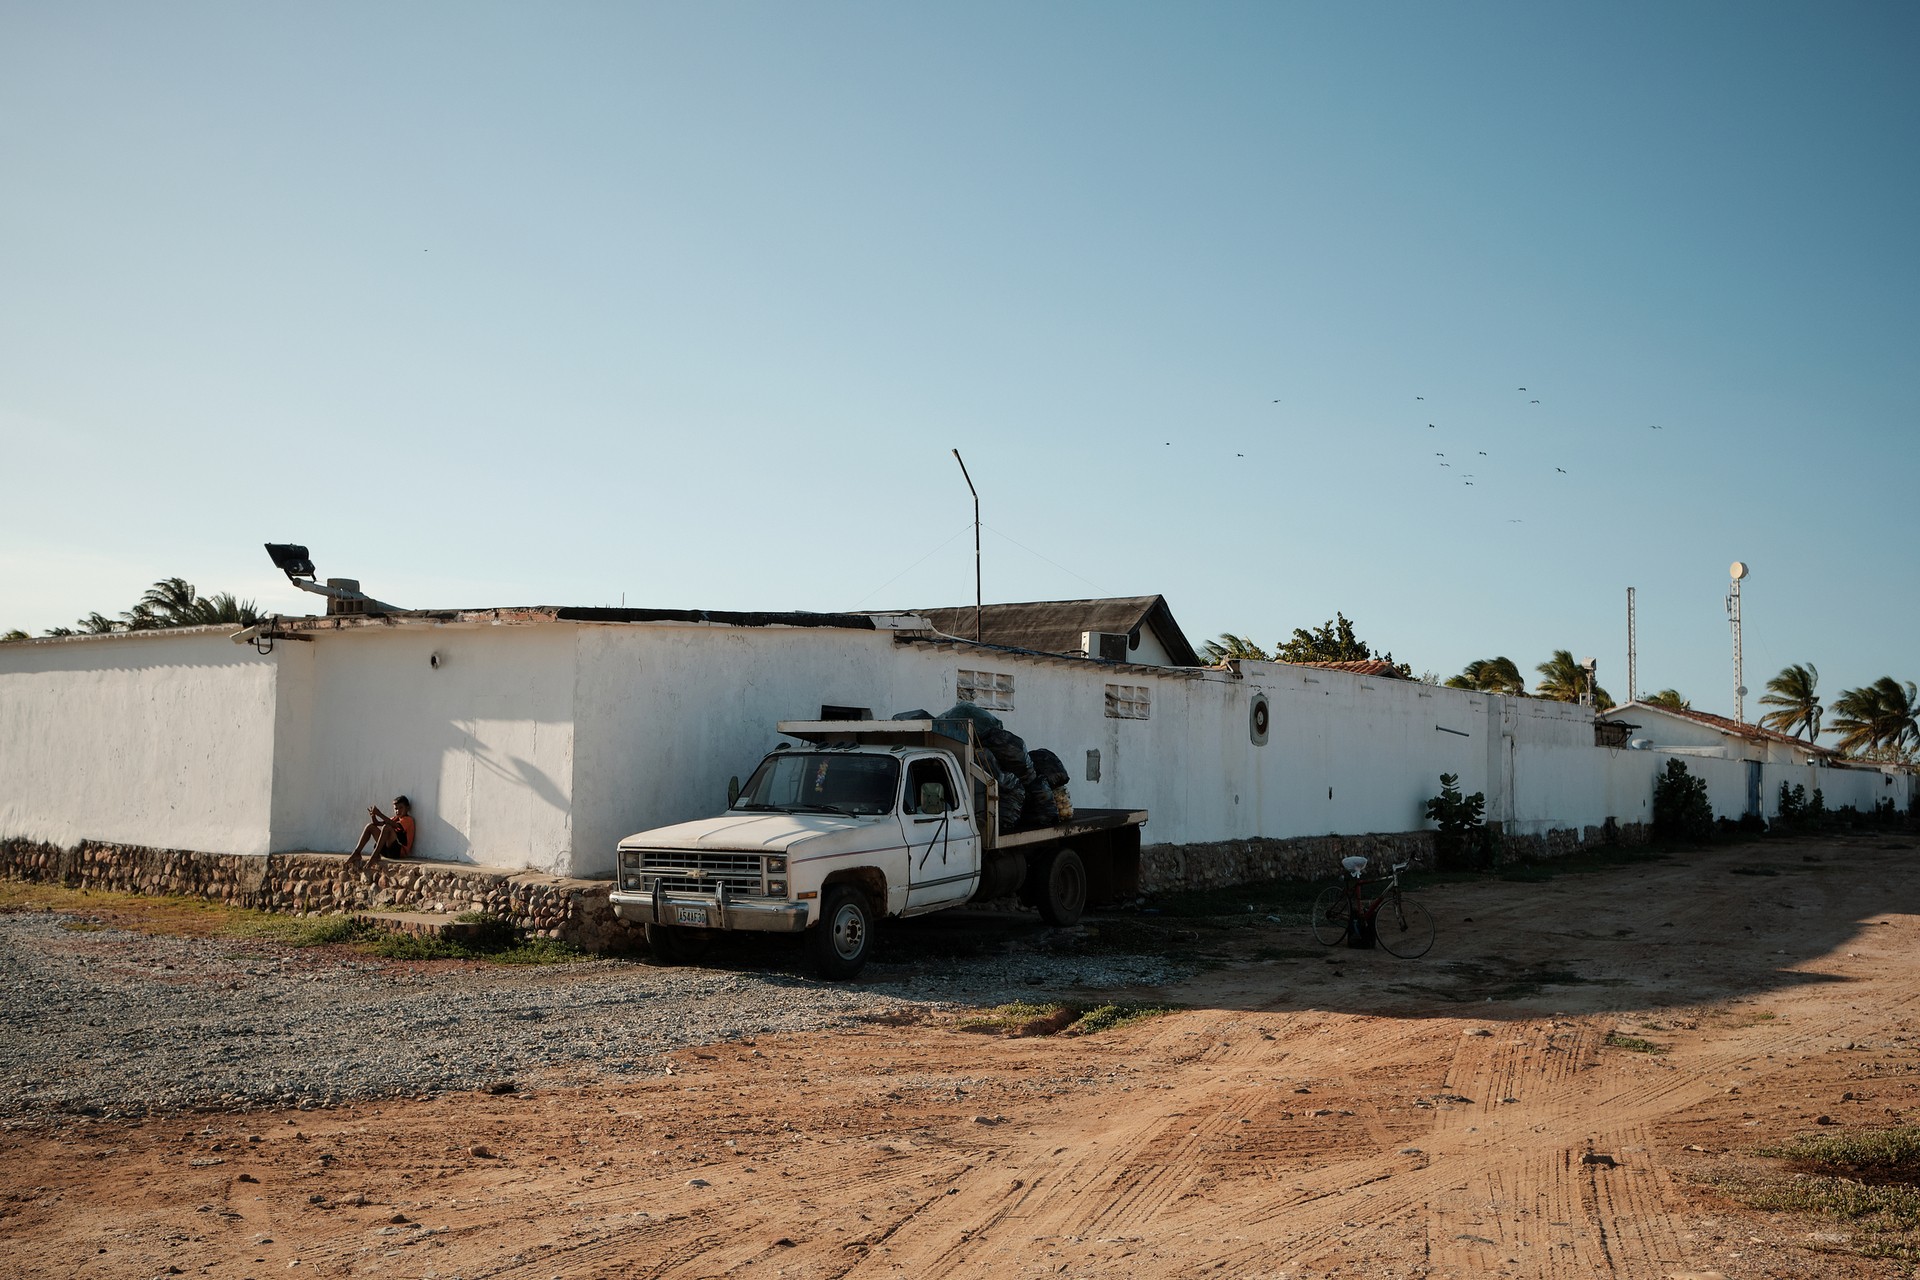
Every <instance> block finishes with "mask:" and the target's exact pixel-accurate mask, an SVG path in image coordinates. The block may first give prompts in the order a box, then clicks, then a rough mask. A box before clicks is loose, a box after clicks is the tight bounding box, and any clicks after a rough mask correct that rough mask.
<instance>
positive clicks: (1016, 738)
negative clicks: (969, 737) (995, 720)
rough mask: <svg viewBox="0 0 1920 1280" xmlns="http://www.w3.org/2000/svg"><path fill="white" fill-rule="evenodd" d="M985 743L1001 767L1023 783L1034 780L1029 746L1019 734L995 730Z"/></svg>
mask: <svg viewBox="0 0 1920 1280" xmlns="http://www.w3.org/2000/svg"><path fill="white" fill-rule="evenodd" d="M983 741H984V742H985V743H986V747H987V750H989V751H991V752H993V758H994V759H995V760H998V761H999V762H1000V767H1001V768H1002V769H1003V770H1005V771H1006V772H1008V773H1011V774H1013V775H1014V776H1015V777H1016V778H1019V779H1020V781H1021V782H1023V783H1024V782H1031V781H1032V780H1033V759H1032V757H1030V756H1028V755H1027V744H1026V742H1025V741H1024V740H1023V739H1022V738H1021V737H1020V735H1019V734H1017V733H1009V732H1008V731H1007V730H1005V729H995V730H994V731H993V732H991V733H989V734H988V735H987V736H986V738H985V739H983Z"/></svg>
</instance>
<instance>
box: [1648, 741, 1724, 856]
mask: <svg viewBox="0 0 1920 1280" xmlns="http://www.w3.org/2000/svg"><path fill="white" fill-rule="evenodd" d="M1653 832H1654V834H1655V835H1656V836H1659V837H1660V838H1662V839H1666V840H1690V841H1692V842H1694V843H1695V844H1704V843H1705V842H1706V841H1707V840H1708V838H1710V837H1711V836H1712V835H1713V804H1712V802H1711V801H1709V800H1708V799H1707V780H1706V779H1705V778H1696V777H1694V776H1693V775H1692V774H1690V773H1688V772H1687V762H1686V761H1684V760H1679V759H1670V760H1668V761H1667V770H1666V772H1665V773H1663V774H1661V775H1660V776H1659V777H1657V778H1655V779H1654V781H1653Z"/></svg>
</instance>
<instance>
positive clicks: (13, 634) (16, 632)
mask: <svg viewBox="0 0 1920 1280" xmlns="http://www.w3.org/2000/svg"><path fill="white" fill-rule="evenodd" d="M32 638H33V637H32V636H30V635H28V634H27V633H26V632H24V631H22V630H21V629H20V628H18V627H15V628H13V630H11V631H9V632H7V634H5V635H3V636H0V643H4V642H5V641H8V640H31V639H32Z"/></svg>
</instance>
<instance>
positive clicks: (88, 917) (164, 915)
mask: <svg viewBox="0 0 1920 1280" xmlns="http://www.w3.org/2000/svg"><path fill="white" fill-rule="evenodd" d="M7 911H51V912H57V913H60V914H62V915H66V916H70V917H72V918H71V919H68V920H65V921H62V922H61V925H60V927H61V928H62V929H65V930H67V931H69V932H72V933H94V932H98V931H99V930H102V929H125V930H127V931H129V932H132V933H146V934H164V935H173V936H178V937H190V938H244V939H250V940H255V941H260V942H274V943H279V944H280V945H282V946H288V947H325V946H333V945H339V944H346V945H352V946H355V947H357V948H358V949H360V950H362V951H365V952H368V953H370V954H372V955H376V956H382V957H385V958H386V959H389V960H486V961H490V962H492V963H495V964H567V963H571V962H573V961H577V960H584V959H587V958H588V957H587V956H586V955H585V954H584V953H583V952H581V951H580V950H579V949H578V948H575V947H572V946H569V945H567V944H566V943H564V942H555V941H553V940H552V939H548V938H527V939H522V938H521V937H520V934H519V930H517V929H515V928H514V927H513V922H512V921H510V920H504V919H502V918H500V917H499V916H495V915H490V914H487V913H485V912H471V911H470V912H468V913H466V914H465V915H462V916H457V917H455V918H456V919H457V920H459V921H461V922H462V923H465V924H470V925H478V926H480V927H479V928H477V929H475V930H473V931H472V936H470V937H469V938H467V939H466V940H464V941H458V942H455V941H442V940H440V939H437V938H419V937H415V936H413V935H411V934H398V933H383V932H380V931H379V930H376V929H373V928H370V927H368V926H367V925H364V924H360V923H359V922H357V921H355V920H354V919H353V918H352V917H350V916H343V915H339V916H293V915H281V914H278V913H275V912H272V911H254V910H252V909H250V908H247V907H233V906H228V905H227V904H225V903H221V902H209V901H207V900H205V899H203V898H183V897H174V896H159V895H155V896H148V895H145V894H137V893H117V892H114V891H112V890H106V889H68V888H65V887H63V886H60V885H45V884H26V883H22V882H19V881H13V880H0V912H7Z"/></svg>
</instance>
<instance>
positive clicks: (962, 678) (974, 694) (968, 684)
mask: <svg viewBox="0 0 1920 1280" xmlns="http://www.w3.org/2000/svg"><path fill="white" fill-rule="evenodd" d="M953 696H954V698H955V699H956V700H957V701H960V702H971V703H972V704H973V705H974V706H976V707H981V708H984V709H985V710H988V711H1011V710H1013V676H1012V675H1011V674H1009V673H1008V672H1004V671H968V670H965V669H964V668H963V669H962V670H961V671H960V674H959V677H958V678H957V679H956V680H955V681H954V690H953Z"/></svg>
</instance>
